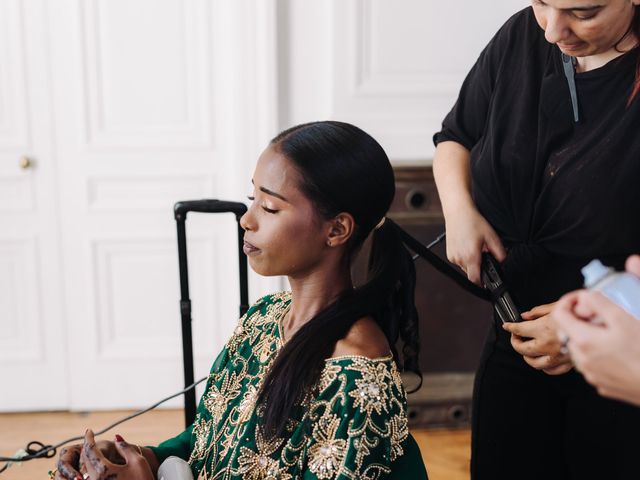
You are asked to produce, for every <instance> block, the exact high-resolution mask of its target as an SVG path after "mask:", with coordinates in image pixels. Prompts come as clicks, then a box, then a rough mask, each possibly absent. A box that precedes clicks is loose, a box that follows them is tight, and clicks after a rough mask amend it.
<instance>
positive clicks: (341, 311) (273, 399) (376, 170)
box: [259, 121, 422, 437]
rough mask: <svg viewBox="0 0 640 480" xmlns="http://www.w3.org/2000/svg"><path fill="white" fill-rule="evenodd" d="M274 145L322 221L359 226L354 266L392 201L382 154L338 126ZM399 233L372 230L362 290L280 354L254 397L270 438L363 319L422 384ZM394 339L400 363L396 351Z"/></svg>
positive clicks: (305, 128) (296, 133)
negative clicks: (340, 218)
mask: <svg viewBox="0 0 640 480" xmlns="http://www.w3.org/2000/svg"><path fill="white" fill-rule="evenodd" d="M271 145H272V146H273V147H274V148H275V150H276V151H278V152H279V153H281V154H283V155H284V156H285V157H286V158H287V159H288V160H289V161H291V162H292V163H293V165H294V166H295V168H296V169H297V170H298V172H299V174H300V179H301V180H300V182H301V184H300V185H299V188H300V189H301V190H302V192H303V193H304V194H305V195H306V196H307V197H308V198H309V199H310V200H311V201H312V203H313V204H314V206H315V207H316V208H317V211H318V213H319V215H320V216H322V217H323V218H326V219H329V218H333V217H335V216H336V215H337V214H339V213H341V212H347V213H350V214H351V215H353V217H354V219H355V222H356V224H357V227H356V230H355V232H354V235H353V237H352V239H351V240H350V243H349V244H348V252H347V255H349V261H351V259H352V258H353V256H354V254H355V253H356V252H357V251H358V250H359V248H360V247H361V246H362V244H363V242H364V240H365V239H366V238H367V236H368V235H369V233H371V231H372V230H374V228H375V227H376V225H378V223H379V222H380V220H381V219H382V218H383V217H384V216H385V215H386V213H387V210H388V209H389V207H390V205H391V202H392V200H393V197H394V194H395V182H394V176H393V169H392V167H391V164H390V163H389V159H388V158H387V155H386V153H385V152H384V150H383V148H382V147H381V146H380V144H379V143H378V142H376V141H375V140H374V139H373V138H372V137H371V136H370V135H368V134H367V133H365V132H364V131H363V130H361V129H359V128H358V127H355V126H353V125H350V124H348V123H342V122H335V121H324V122H313V123H307V124H304V125H298V126H296V127H292V128H290V129H288V130H285V131H284V132H282V133H280V134H279V135H277V136H276V137H275V138H274V139H273V140H272V141H271ZM399 228H400V227H398V226H397V225H396V224H395V223H394V222H393V221H391V220H389V219H386V221H385V222H384V224H383V225H382V226H381V227H380V228H377V229H375V230H374V231H373V235H372V247H371V252H370V256H369V268H368V274H367V281H366V283H365V284H363V285H362V286H359V287H357V288H354V289H349V290H347V291H345V292H343V293H342V294H341V296H340V297H339V298H338V299H337V300H336V301H335V302H334V303H332V304H331V305H328V306H327V307H326V308H325V309H324V310H322V311H321V312H319V313H318V314H317V315H316V316H315V317H313V318H312V319H310V320H309V321H308V322H307V323H305V324H304V326H302V327H301V328H300V329H299V330H298V331H297V332H296V334H295V335H294V336H293V337H292V338H291V339H290V340H289V341H287V343H285V345H284V346H283V347H282V349H281V351H280V352H279V354H278V355H277V357H276V359H275V360H274V363H273V365H272V367H271V369H270V371H269V372H268V374H267V376H266V378H265V381H264V384H263V386H262V389H261V391H260V395H259V402H262V404H263V405H264V416H263V424H264V425H263V426H264V432H265V434H266V435H267V436H270V437H273V436H279V435H280V434H281V433H282V432H283V430H284V428H285V424H286V420H287V418H288V417H289V415H290V412H291V410H292V409H293V408H295V406H296V405H298V404H299V403H300V402H301V401H302V400H303V398H304V395H305V393H306V392H307V391H308V390H309V389H311V388H313V387H314V385H315V384H316V382H317V381H318V379H319V376H320V373H321V371H322V368H323V366H324V361H325V359H326V358H329V357H330V356H331V353H332V352H333V350H334V347H335V344H336V342H337V341H338V340H340V339H342V338H344V337H345V336H346V335H347V333H348V332H349V330H350V328H351V326H352V325H353V324H354V323H355V322H356V321H357V320H358V319H360V318H362V317H365V316H369V315H370V316H372V317H373V318H374V319H375V321H376V323H377V324H378V325H379V326H380V328H381V329H382V331H383V332H384V334H385V336H386V337H387V340H388V342H389V345H390V346H391V349H392V353H393V355H394V358H395V360H396V362H397V363H398V366H399V368H400V369H401V370H405V371H412V372H415V373H416V374H417V375H418V376H419V377H420V379H422V376H421V374H420V369H419V365H418V353H419V345H420V344H419V338H418V315H417V311H416V307H415V304H414V291H415V275H416V274H415V268H414V265H413V260H412V258H411V255H410V254H409V252H408V251H407V249H406V248H405V247H404V245H403V244H402V242H401V240H400V238H399V236H398V231H397V229H399ZM399 340H400V342H401V344H402V349H401V350H402V358H400V357H399V355H398V352H397V350H396V344H398V343H399ZM418 388H419V387H418Z"/></svg>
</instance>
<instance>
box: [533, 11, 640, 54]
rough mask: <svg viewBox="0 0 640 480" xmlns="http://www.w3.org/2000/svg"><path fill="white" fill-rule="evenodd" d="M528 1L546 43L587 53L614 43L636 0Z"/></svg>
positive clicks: (623, 30) (621, 34)
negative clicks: (531, 4) (530, 2)
mask: <svg viewBox="0 0 640 480" xmlns="http://www.w3.org/2000/svg"><path fill="white" fill-rule="evenodd" d="M532 3H533V11H534V13H535V16H536V20H538V23H539V24H540V27H542V29H543V30H544V32H545V38H546V39H547V41H548V42H549V43H554V44H556V45H558V47H559V48H560V50H562V52H564V53H566V54H567V55H571V56H574V57H587V56H589V55H597V54H600V53H605V52H607V51H609V50H611V49H612V48H614V47H615V46H616V44H617V43H618V42H619V41H620V39H621V38H622V37H624V35H625V33H626V32H627V31H628V29H629V26H630V25H631V20H632V18H633V15H634V7H635V6H636V5H639V4H640V0H533V1H532ZM631 44H632V45H633V42H632V43H631ZM625 45H626V44H625Z"/></svg>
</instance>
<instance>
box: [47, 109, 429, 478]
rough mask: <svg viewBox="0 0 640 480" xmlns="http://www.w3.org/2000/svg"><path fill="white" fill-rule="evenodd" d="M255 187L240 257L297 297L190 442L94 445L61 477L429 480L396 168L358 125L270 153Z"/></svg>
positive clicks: (255, 312)
mask: <svg viewBox="0 0 640 480" xmlns="http://www.w3.org/2000/svg"><path fill="white" fill-rule="evenodd" d="M252 183H253V194H252V196H251V197H249V199H250V200H251V201H252V202H253V203H252V204H251V206H250V208H249V210H248V211H247V213H246V214H245V215H244V216H243V218H242V220H241V226H242V228H243V229H244V230H245V237H244V238H245V243H244V251H245V253H246V254H247V255H248V257H249V263H250V265H251V268H252V269H253V270H255V271H256V272H257V273H259V274H261V275H286V276H287V277H288V279H289V283H290V285H291V292H286V293H276V294H274V295H269V296H266V297H264V298H262V299H261V300H259V301H258V302H257V303H256V304H255V305H253V306H252V307H251V308H250V309H249V311H248V312H247V313H246V315H244V316H243V317H242V318H241V319H240V321H239V323H238V326H237V327H236V329H235V332H234V334H233V336H232V337H231V339H229V341H228V342H227V344H226V346H225V347H224V349H223V350H222V352H221V353H220V354H219V355H218V358H217V359H216V360H215V362H214V364H213V368H212V369H211V373H210V375H209V379H208V383H207V386H206V389H205V392H204V394H203V395H202V398H201V400H200V405H199V407H198V411H197V415H196V419H195V421H194V423H193V425H191V426H190V427H189V428H188V429H187V430H186V431H184V432H182V433H181V434H180V435H178V436H176V437H174V438H172V439H170V440H167V441H165V442H163V443H161V444H160V445H158V446H157V447H145V448H140V447H136V446H133V445H130V444H127V443H126V442H125V441H124V440H123V439H122V437H120V436H116V441H115V442H99V443H98V444H97V445H96V443H95V441H94V438H93V434H92V432H90V431H88V432H87V434H86V436H85V443H84V445H83V446H80V445H77V446H74V447H71V448H70V449H67V451H66V452H64V453H63V454H61V457H60V461H59V462H58V472H57V474H56V478H59V479H62V478H67V479H74V478H76V476H78V475H79V471H83V472H85V471H86V473H84V475H85V478H87V475H88V478H90V479H91V480H103V479H111V478H116V477H117V478H118V480H128V479H134V478H135V479H136V480H146V479H154V478H156V472H157V470H158V466H159V464H160V463H161V462H162V461H163V460H165V459H166V458H167V457H169V456H172V455H173V456H178V457H181V458H183V459H185V460H188V461H189V464H190V466H191V470H192V472H193V475H194V478H198V479H213V478H215V479H245V480H260V479H281V480H284V479H299V478H304V479H383V478H402V479H426V471H425V468H424V464H423V463H422V460H421V457H420V452H419V450H418V447H417V445H416V443H415V441H414V440H413V438H412V437H411V436H410V434H409V431H408V428H407V417H406V413H407V403H406V397H405V391H404V388H403V385H402V379H401V377H400V374H399V370H406V371H413V372H416V373H418V375H419V369H418V360H417V354H418V349H419V343H418V332H417V328H418V319H417V313H416V309H415V305H414V286H415V270H414V267H413V261H412V259H411V255H410V254H409V252H408V251H407V250H406V249H405V248H404V246H403V244H402V243H401V241H400V240H399V237H398V233H397V229H398V228H399V227H398V226H397V225H395V224H394V223H393V222H392V221H390V220H388V219H385V214H386V213H387V210H388V209H389V206H390V205H391V201H392V199H393V197H394V190H395V185H394V177H393V170H392V168H391V165H390V163H389V159H388V158H387V155H386V154H385V152H384V150H383V149H382V147H381V146H380V145H379V144H378V143H377V142H376V141H375V140H374V139H373V138H371V137H370V136H369V135H368V134H366V133H365V132H363V131H362V130H360V129H359V128H357V127H354V126H353V125H349V124H346V123H340V122H333V121H327V122H315V123H309V124H305V125H300V126H297V127H293V128H290V129H289V130H286V131H284V132H282V133H281V134H279V135H278V136H277V137H276V138H274V139H273V140H272V141H271V143H270V144H269V146H268V147H267V149H266V150H265V151H264V152H263V153H262V155H261V156H260V158H259V159H258V164H257V166H256V170H255V173H254V176H253V181H252ZM371 232H373V236H372V249H371V253H370V258H369V274H368V279H367V282H366V283H365V284H364V285H361V286H357V287H355V288H354V285H353V283H352V279H351V273H350V267H351V262H352V259H353V257H354V254H355V253H356V252H357V251H358V250H359V248H360V247H361V246H362V244H363V241H364V240H365V238H366V237H367V236H368V235H369V234H370V233H371ZM399 341H400V343H401V344H402V345H403V347H402V355H399V354H398V353H397V352H396V349H395V346H396V345H397V344H398V343H399ZM118 457H123V458H124V460H126V461H123V460H122V458H120V460H117V458H118ZM80 478H83V477H82V475H80Z"/></svg>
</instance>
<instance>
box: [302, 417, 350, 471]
mask: <svg viewBox="0 0 640 480" xmlns="http://www.w3.org/2000/svg"><path fill="white" fill-rule="evenodd" d="M339 426H340V418H339V417H338V416H336V415H333V414H330V413H328V412H325V414H324V415H323V416H322V417H320V420H319V421H318V423H317V424H316V426H315V428H314V429H313V433H312V435H313V439H314V440H315V441H316V443H315V444H313V445H311V448H310V449H309V470H311V472H312V473H315V474H316V476H317V477H318V478H319V479H322V480H324V479H330V478H334V477H335V475H336V474H337V473H338V470H339V469H340V466H341V465H342V460H343V458H344V456H345V454H346V452H347V441H346V440H344V439H343V438H336V437H337V433H338V427H339Z"/></svg>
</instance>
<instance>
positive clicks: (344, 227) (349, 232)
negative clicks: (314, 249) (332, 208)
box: [326, 213, 356, 247]
mask: <svg viewBox="0 0 640 480" xmlns="http://www.w3.org/2000/svg"><path fill="white" fill-rule="evenodd" d="M328 223H329V232H328V235H327V242H326V243H327V246H329V247H337V246H339V245H344V244H345V243H347V242H348V241H349V239H350V238H351V237H352V236H353V233H354V232H355V230H356V222H355V220H354V219H353V216H352V215H351V214H350V213H339V214H338V215H336V216H335V217H333V218H332V219H331V220H329V221H328Z"/></svg>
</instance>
